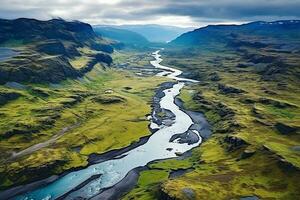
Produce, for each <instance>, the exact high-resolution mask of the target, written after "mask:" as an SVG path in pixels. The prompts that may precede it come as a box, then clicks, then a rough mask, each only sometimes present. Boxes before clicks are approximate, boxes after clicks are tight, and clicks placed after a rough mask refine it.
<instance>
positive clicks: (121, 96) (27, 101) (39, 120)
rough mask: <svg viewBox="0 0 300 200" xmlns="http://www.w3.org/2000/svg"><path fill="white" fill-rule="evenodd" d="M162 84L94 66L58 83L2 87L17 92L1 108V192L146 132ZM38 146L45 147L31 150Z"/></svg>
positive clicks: (79, 163) (3, 90)
mask: <svg viewBox="0 0 300 200" xmlns="http://www.w3.org/2000/svg"><path fill="white" fill-rule="evenodd" d="M146 59H148V58H146ZM164 81H165V79H164V78H160V77H143V78H141V77H138V76H136V75H135V74H134V73H132V72H128V71H124V70H120V69H113V68H105V67H103V66H102V65H100V64H96V65H95V67H94V69H93V70H92V71H90V72H88V73H87V74H86V75H85V76H84V77H83V78H81V79H75V80H74V79H68V80H66V81H62V82H60V83H59V84H32V83H28V84H24V85H22V86H23V87H22V88H20V89H18V88H12V87H11V86H10V85H7V86H5V85H1V86H0V91H1V94H2V93H8V92H9V93H18V94H20V96H19V97H18V98H14V99H11V100H10V101H8V102H6V103H5V104H4V105H2V106H1V107H0V115H1V122H0V136H1V140H0V152H1V159H0V162H1V164H0V180H1V181H0V184H1V187H0V188H1V190H2V189H5V188H8V187H12V186H16V185H20V184H24V183H28V182H32V181H34V180H38V179H41V178H45V177H48V176H49V175H52V174H61V173H62V172H64V171H67V170H72V169H75V168H77V167H84V166H86V165H87V158H88V155H90V154H91V153H103V152H106V151H109V150H113V149H118V148H122V147H125V146H128V145H130V144H131V143H132V142H134V141H137V140H139V138H140V137H142V136H145V135H149V134H151V133H150V131H149V129H148V125H149V121H148V120H147V119H146V115H148V114H149V113H151V105H150V102H151V100H152V96H153V94H154V90H155V88H156V87H157V86H158V85H159V84H160V83H162V82H164ZM124 87H128V88H131V89H130V90H125V89H124ZM120 110H122V112H119V111H120ZM47 141H51V142H49V143H47ZM37 144H43V145H44V144H45V146H43V147H42V148H38V149H37V150H32V151H31V150H30V147H31V146H33V145H37ZM28 148H29V149H28ZM23 150H26V151H28V150H29V151H28V152H26V151H25V152H23Z"/></svg>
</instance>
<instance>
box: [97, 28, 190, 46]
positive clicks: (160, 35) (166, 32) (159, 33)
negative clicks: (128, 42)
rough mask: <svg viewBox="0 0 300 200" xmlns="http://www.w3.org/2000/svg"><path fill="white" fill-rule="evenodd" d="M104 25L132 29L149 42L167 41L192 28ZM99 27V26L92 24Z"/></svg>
mask: <svg viewBox="0 0 300 200" xmlns="http://www.w3.org/2000/svg"><path fill="white" fill-rule="evenodd" d="M105 26H106V27H112V28H117V29H125V30H129V31H133V32H136V33H139V34H140V35H142V36H144V37H145V38H146V39H147V40H148V41H150V42H164V43H165V42H168V41H171V40H173V39H175V38H176V37H178V36H179V35H181V34H183V33H185V32H187V31H191V30H193V29H194V28H192V27H190V28H182V27H176V26H164V25H156V24H148V25H120V26H116V25H105ZM94 27H99V26H94Z"/></svg>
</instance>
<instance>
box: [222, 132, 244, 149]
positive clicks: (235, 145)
mask: <svg viewBox="0 0 300 200" xmlns="http://www.w3.org/2000/svg"><path fill="white" fill-rule="evenodd" d="M224 142H226V143H227V144H228V146H227V150H228V151H234V150H237V149H239V148H241V147H243V146H246V145H248V143H247V142H246V141H244V140H243V139H241V138H238V137H235V136H232V135H227V136H226V137H225V138H224Z"/></svg>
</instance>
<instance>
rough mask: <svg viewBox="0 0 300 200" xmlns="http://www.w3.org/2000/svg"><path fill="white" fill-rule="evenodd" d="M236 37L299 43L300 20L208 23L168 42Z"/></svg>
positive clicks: (197, 42)
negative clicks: (238, 23)
mask: <svg viewBox="0 0 300 200" xmlns="http://www.w3.org/2000/svg"><path fill="white" fill-rule="evenodd" d="M238 37H242V38H244V39H245V40H247V37H250V38H251V39H252V40H253V42H255V41H258V40H259V41H261V40H262V39H264V41H263V42H271V41H273V42H280V41H281V40H289V41H295V42H296V43H297V44H298V45H299V44H300V43H299V41H300V20H286V21H275V22H252V23H248V24H243V25H210V26H206V27H204V28H199V29H196V30H194V31H190V32H187V33H184V34H182V35H181V36H179V37H178V38H176V39H175V40H173V41H172V42H171V43H170V44H171V45H188V46H198V45H205V44H207V43H212V42H221V43H222V42H228V41H229V40H233V39H236V38H238ZM255 37H257V38H255ZM275 39H276V41H275Z"/></svg>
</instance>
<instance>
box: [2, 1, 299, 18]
mask: <svg viewBox="0 0 300 200" xmlns="http://www.w3.org/2000/svg"><path fill="white" fill-rule="evenodd" d="M0 5H1V7H0V17H1V18H18V17H31V18H38V19H48V18H51V17H63V18H66V19H76V20H83V21H87V22H92V23H107V22H111V23H116V22H120V23H131V22H133V21H134V22H140V23H143V22H151V20H158V19H160V18H162V19H163V18H164V17H187V20H190V21H193V22H194V23H198V22H199V23H200V22H202V23H217V22H226V21H234V22H239V21H252V20H277V19H284V18H295V19H299V18H300V12H299V8H300V0H215V1H211V0H185V1H182V0H151V1H150V0H124V1H117V0H110V1H107V0H93V1H86V0H73V1H66V0H52V1H46V0H27V1H26V2H25V1H23V0H0Z"/></svg>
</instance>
